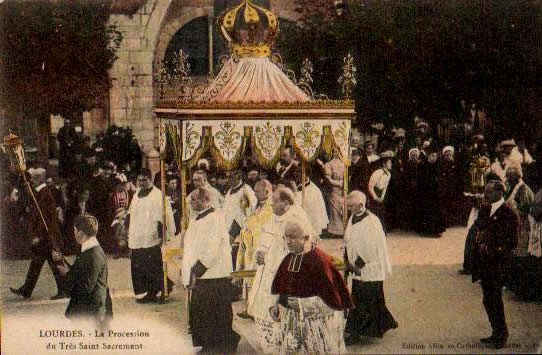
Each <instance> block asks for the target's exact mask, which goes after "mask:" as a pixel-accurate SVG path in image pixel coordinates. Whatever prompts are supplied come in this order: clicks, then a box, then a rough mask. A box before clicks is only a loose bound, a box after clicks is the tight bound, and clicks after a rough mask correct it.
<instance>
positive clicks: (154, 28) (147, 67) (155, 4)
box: [109, 0, 171, 152]
mask: <svg viewBox="0 0 542 355" xmlns="http://www.w3.org/2000/svg"><path fill="white" fill-rule="evenodd" d="M170 4H171V0H148V1H147V2H146V3H145V5H143V6H142V7H141V8H140V9H139V10H138V11H137V12H136V13H135V14H134V15H132V16H127V15H113V16H111V18H110V23H111V24H116V25H117V26H118V29H119V30H120V31H121V32H122V34H123V41H122V43H121V47H120V49H119V50H118V54H117V55H118V57H119V58H118V59H117V61H116V62H115V65H114V66H113V68H112V69H111V71H110V79H111V89H110V91H109V100H110V122H111V124H116V125H118V126H129V127H131V128H132V129H133V131H134V134H135V135H136V137H137V138H138V140H139V142H140V144H141V145H142V148H143V151H144V152H149V151H150V150H152V149H153V147H154V143H155V142H154V141H155V132H154V130H155V122H154V121H155V118H154V114H153V105H154V91H153V85H152V72H153V61H154V53H155V46H156V40H157V38H158V33H159V31H160V28H161V24H162V21H163V19H164V18H165V15H166V13H167V10H168V8H169V6H170Z"/></svg>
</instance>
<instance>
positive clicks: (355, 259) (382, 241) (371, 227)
mask: <svg viewBox="0 0 542 355" xmlns="http://www.w3.org/2000/svg"><path fill="white" fill-rule="evenodd" d="M365 202H366V197H365V194H363V193H362V192H359V191H353V192H351V193H350V194H349V195H348V197H347V200H346V204H347V206H348V210H349V211H350V212H351V213H352V216H351V217H350V220H349V221H348V224H347V226H346V230H345V232H344V251H345V258H344V259H345V266H346V268H347V270H348V271H349V272H351V273H352V297H353V298H354V303H355V306H356V307H355V308H354V309H353V310H351V311H350V312H349V313H348V319H347V322H346V329H345V331H346V332H347V333H349V335H348V337H346V345H351V344H354V343H356V342H357V341H358V340H359V337H360V336H369V337H378V338H382V336H383V335H384V333H385V332H387V331H388V330H389V329H392V328H397V322H396V321H395V319H394V318H393V316H392V315H391V313H390V312H389V311H388V308H387V307H386V301H385V298H384V280H386V278H387V277H389V276H390V275H391V262H390V258H389V255H388V247H387V245H386V238H385V234H384V230H383V228H382V224H381V223H380V220H379V219H378V217H377V216H375V215H374V214H372V213H371V212H370V211H368V210H367V209H366V208H365Z"/></svg>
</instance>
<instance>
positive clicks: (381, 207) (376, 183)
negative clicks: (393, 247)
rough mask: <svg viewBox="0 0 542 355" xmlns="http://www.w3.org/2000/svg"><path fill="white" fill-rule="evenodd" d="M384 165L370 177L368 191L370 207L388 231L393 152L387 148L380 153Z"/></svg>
mask: <svg viewBox="0 0 542 355" xmlns="http://www.w3.org/2000/svg"><path fill="white" fill-rule="evenodd" d="M380 162H381V164H382V167H381V168H380V169H377V170H375V172H374V173H373V174H372V175H371V178H370V179H369V185H368V191H369V196H370V197H371V203H370V205H369V208H370V209H371V211H372V212H374V213H375V214H376V215H377V216H378V217H379V219H380V221H381V222H382V224H383V226H384V231H385V232H387V231H388V230H387V227H388V226H389V221H388V220H387V218H388V215H387V210H386V209H387V202H388V200H387V199H386V196H387V192H388V186H389V183H390V179H391V168H392V165H393V152H392V151H391V150H387V151H385V152H383V153H381V154H380Z"/></svg>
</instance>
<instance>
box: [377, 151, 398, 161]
mask: <svg viewBox="0 0 542 355" xmlns="http://www.w3.org/2000/svg"><path fill="white" fill-rule="evenodd" d="M379 156H380V159H393V157H394V156H395V153H394V152H392V151H391V150H386V151H385V152H382V153H380V155H379Z"/></svg>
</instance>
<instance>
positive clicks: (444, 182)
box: [439, 145, 463, 227]
mask: <svg viewBox="0 0 542 355" xmlns="http://www.w3.org/2000/svg"><path fill="white" fill-rule="evenodd" d="M454 154H455V149H454V147H452V146H449V145H448V146H446V147H444V148H443V149H442V161H441V164H440V181H439V190H440V200H441V202H442V208H443V209H444V211H446V214H445V218H446V226H447V227H450V226H453V225H459V224H461V223H462V216H463V213H462V199H461V197H462V196H463V186H462V183H463V179H462V176H461V173H460V171H459V164H458V163H457V162H456V160H455V157H454Z"/></svg>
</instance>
